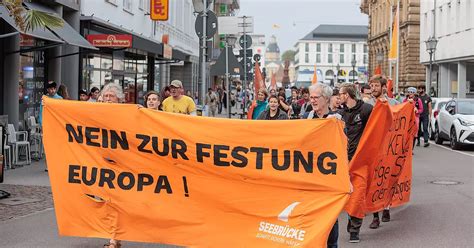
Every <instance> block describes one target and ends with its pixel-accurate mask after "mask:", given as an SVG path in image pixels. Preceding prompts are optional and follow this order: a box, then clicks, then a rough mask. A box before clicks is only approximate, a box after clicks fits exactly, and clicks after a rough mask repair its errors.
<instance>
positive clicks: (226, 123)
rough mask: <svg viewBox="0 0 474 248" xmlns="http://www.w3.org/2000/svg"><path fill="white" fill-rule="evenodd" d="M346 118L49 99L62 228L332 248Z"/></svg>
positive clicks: (344, 186) (53, 176) (346, 187)
mask: <svg viewBox="0 0 474 248" xmlns="http://www.w3.org/2000/svg"><path fill="white" fill-rule="evenodd" d="M289 125H291V126H292V128H287V127H288V126H289ZM343 125H344V124H343V123H342V122H341V121H339V120H336V119H327V120H302V121H248V120H229V119H219V118H207V117H198V116H185V115H178V114H170V113H164V112H157V111H154V110H149V109H145V108H140V107H137V106H136V105H125V104H105V103H89V102H76V101H64V100H55V99H50V98H44V121H43V127H44V143H45V150H46V156H47V161H48V169H49V174H50V180H51V186H52V192H53V198H54V205H55V212H56V218H57V223H58V230H59V234H60V235H67V236H80V237H101V238H114V239H119V240H130V241H141V242H155V243H166V244H176V245H183V246H192V247H295V246H296V247H325V246H326V242H327V237H328V235H329V232H330V230H331V228H332V226H333V225H334V223H335V221H336V218H337V216H338V215H339V214H340V212H341V211H342V209H343V207H344V205H345V204H346V202H347V200H348V198H349V192H350V183H349V170H348V159H347V141H346V138H345V135H344V131H343ZM295 130H298V131H297V132H296V133H295Z"/></svg>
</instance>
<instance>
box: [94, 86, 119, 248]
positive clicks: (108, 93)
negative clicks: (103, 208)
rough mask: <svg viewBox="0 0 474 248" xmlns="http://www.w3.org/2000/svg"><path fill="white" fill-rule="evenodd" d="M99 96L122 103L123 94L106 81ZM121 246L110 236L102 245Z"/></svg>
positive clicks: (112, 101)
mask: <svg viewBox="0 0 474 248" xmlns="http://www.w3.org/2000/svg"><path fill="white" fill-rule="evenodd" d="M100 98H101V100H102V102H104V103H123V102H124V100H125V95H124V94H123V91H122V87H121V86H120V85H119V84H117V83H108V84H106V85H105V86H104V88H103V89H102V91H101V92H100ZM113 235H115V234H113ZM121 246H122V245H121V242H120V240H116V239H114V238H112V239H110V241H109V242H108V243H107V244H105V245H104V248H120V247H121Z"/></svg>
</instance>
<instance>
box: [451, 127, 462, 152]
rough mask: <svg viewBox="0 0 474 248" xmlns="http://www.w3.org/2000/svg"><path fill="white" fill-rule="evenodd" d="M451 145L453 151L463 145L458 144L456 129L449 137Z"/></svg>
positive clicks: (452, 129)
mask: <svg viewBox="0 0 474 248" xmlns="http://www.w3.org/2000/svg"><path fill="white" fill-rule="evenodd" d="M449 139H450V142H449V145H450V146H451V149H453V150H458V149H459V148H460V147H461V144H459V142H458V137H457V136H456V129H454V127H452V128H451V134H450V135H449Z"/></svg>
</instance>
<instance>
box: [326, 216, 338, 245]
mask: <svg viewBox="0 0 474 248" xmlns="http://www.w3.org/2000/svg"><path fill="white" fill-rule="evenodd" d="M338 238H339V221H338V220H336V223H334V226H332V229H331V232H330V233H329V237H328V243H327V244H328V248H337V239H338Z"/></svg>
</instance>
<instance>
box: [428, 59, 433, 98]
mask: <svg viewBox="0 0 474 248" xmlns="http://www.w3.org/2000/svg"><path fill="white" fill-rule="evenodd" d="M432 70H433V53H432V52H430V76H429V79H430V81H429V82H428V89H426V94H428V96H430V97H431V82H432V76H433V75H432Z"/></svg>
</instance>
